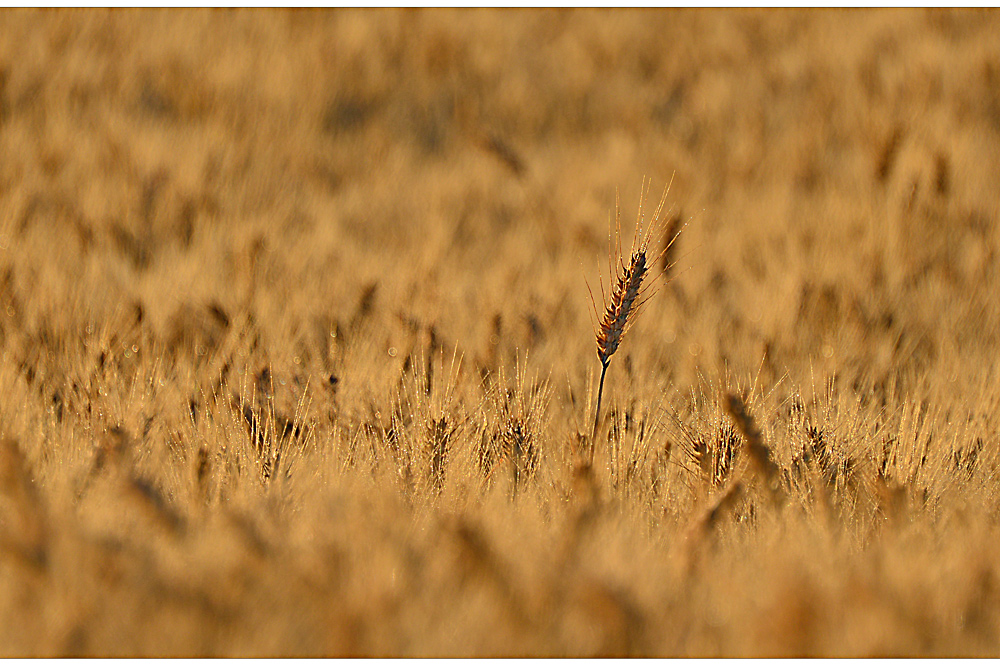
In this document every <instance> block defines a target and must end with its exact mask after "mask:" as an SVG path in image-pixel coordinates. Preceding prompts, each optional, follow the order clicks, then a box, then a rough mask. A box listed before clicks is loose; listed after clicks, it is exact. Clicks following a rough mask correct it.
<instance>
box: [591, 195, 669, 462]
mask: <svg viewBox="0 0 1000 666" xmlns="http://www.w3.org/2000/svg"><path fill="white" fill-rule="evenodd" d="M669 192H670V184H669V183H668V184H667V186H666V188H664V190H663V196H662V197H661V198H660V203H659V204H658V205H657V207H656V211H655V212H654V213H653V219H652V221H650V223H649V224H648V225H647V226H646V229H645V231H644V230H643V212H642V206H643V202H644V201H645V200H646V195H647V194H648V193H649V184H648V183H647V182H646V181H645V180H643V183H642V187H641V188H640V197H639V214H638V218H637V220H636V230H635V238H634V239H633V241H632V248H631V250H630V252H629V258H628V261H627V262H625V261H623V255H622V248H621V205H620V202H619V199H618V196H617V193H616V195H615V220H614V224H615V228H614V229H613V230H612V231H611V232H610V236H611V239H610V243H611V251H610V252H609V255H608V257H609V264H610V273H611V279H612V281H613V288H612V290H611V298H610V300H608V301H607V304H606V305H605V306H604V315H603V316H602V317H601V318H600V325H599V326H598V327H597V331H596V336H597V358H598V359H599V360H600V361H601V381H600V384H599V388H598V390H597V409H596V410H595V414H594V433H593V437H592V441H596V439H597V428H598V426H599V424H600V422H601V398H602V397H603V395H604V378H605V376H606V375H607V372H608V365H609V364H610V363H611V357H612V356H614V354H615V352H616V351H618V347H619V345H621V342H622V339H623V338H624V337H625V334H626V333H627V332H628V330H629V329H630V328H631V327H632V324H633V323H635V319H636V317H637V316H638V315H639V312H640V311H641V310H642V307H643V305H645V303H646V302H647V301H648V300H649V297H650V296H652V294H651V293H649V292H648V286H649V285H648V283H647V282H645V278H646V275H647V274H648V273H649V267H650V266H651V265H654V264H655V263H656V261H657V260H659V259H660V258H662V255H663V254H664V253H666V252H667V251H668V250H669V249H670V247H671V246H672V245H673V242H674V240H675V239H676V237H677V233H678V232H677V231H676V230H675V231H674V233H673V237H672V238H670V239H669V241H668V242H667V243H666V244H665V247H664V249H663V252H661V256H660V257H652V258H650V257H649V256H648V252H649V248H650V246H651V244H652V242H653V240H654V237H656V236H658V235H659V234H662V233H664V230H663V229H662V228H661V227H663V222H664V218H663V206H664V204H665V203H666V200H667V194H668V193H669ZM601 293H602V296H603V293H604V290H603V284H602V289H601ZM591 300H593V293H591ZM595 311H596V305H595ZM591 455H593V447H591Z"/></svg>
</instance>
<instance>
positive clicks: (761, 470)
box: [725, 393, 780, 499]
mask: <svg viewBox="0 0 1000 666" xmlns="http://www.w3.org/2000/svg"><path fill="white" fill-rule="evenodd" d="M725 408H726V411H727V412H728V413H729V416H730V417H732V419H733V422H734V423H735V424H736V427H737V428H738V429H739V431H740V434H742V435H743V441H744V442H745V443H746V450H747V453H748V454H749V456H750V460H751V461H752V463H753V466H754V468H755V469H756V470H757V474H758V476H760V478H761V480H762V481H763V482H764V483H765V485H766V486H767V488H768V490H769V491H770V492H771V494H772V496H773V497H774V498H775V499H779V495H778V493H779V491H780V479H779V476H780V471H779V469H778V466H777V465H776V464H774V460H773V459H772V458H771V450H770V449H769V448H767V445H765V444H764V437H763V435H761V432H760V430H759V429H758V428H757V424H756V423H755V422H754V418H753V416H752V415H751V414H750V412H749V411H748V410H747V407H746V403H744V402H743V399H742V398H740V397H739V396H738V395H736V394H735V393H730V394H728V395H727V396H726V399H725Z"/></svg>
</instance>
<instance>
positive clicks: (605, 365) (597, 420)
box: [590, 358, 611, 464]
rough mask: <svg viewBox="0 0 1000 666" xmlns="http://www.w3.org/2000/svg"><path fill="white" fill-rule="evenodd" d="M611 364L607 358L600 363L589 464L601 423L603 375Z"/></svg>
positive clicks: (592, 456) (592, 460)
mask: <svg viewBox="0 0 1000 666" xmlns="http://www.w3.org/2000/svg"><path fill="white" fill-rule="evenodd" d="M610 364H611V359H610V358H609V359H608V360H607V361H606V362H604V363H601V383H600V384H599V385H598V388H597V410H596V413H595V414H594V434H593V436H592V437H591V438H590V462H591V464H593V462H594V447H596V446H597V426H598V425H599V424H600V423H601V397H602V396H603V395H604V375H605V374H607V372H608V366H609V365H610Z"/></svg>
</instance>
